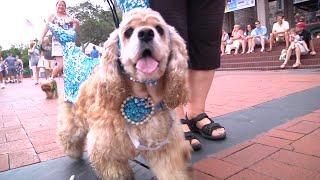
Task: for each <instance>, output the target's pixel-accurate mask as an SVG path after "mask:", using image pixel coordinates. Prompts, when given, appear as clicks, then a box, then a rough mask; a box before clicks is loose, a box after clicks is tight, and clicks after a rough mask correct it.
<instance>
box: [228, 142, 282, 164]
mask: <svg viewBox="0 0 320 180" xmlns="http://www.w3.org/2000/svg"><path fill="white" fill-rule="evenodd" d="M278 150H279V149H278V148H274V147H270V146H265V145H261V144H253V145H251V146H249V147H247V148H245V149H243V150H241V151H238V152H236V153H234V154H232V155H230V156H228V157H226V158H224V159H223V160H224V161H227V162H230V163H233V164H236V165H238V166H241V167H248V166H250V165H252V164H254V163H256V162H258V161H260V160H261V159H263V158H265V157H267V156H269V155H271V154H272V153H274V152H276V151H278Z"/></svg>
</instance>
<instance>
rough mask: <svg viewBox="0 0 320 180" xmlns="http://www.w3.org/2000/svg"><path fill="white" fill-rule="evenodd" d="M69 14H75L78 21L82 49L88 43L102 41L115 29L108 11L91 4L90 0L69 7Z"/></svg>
mask: <svg viewBox="0 0 320 180" xmlns="http://www.w3.org/2000/svg"><path fill="white" fill-rule="evenodd" d="M68 9H69V12H70V14H73V15H75V17H76V18H77V19H79V21H80V32H79V36H78V41H80V43H81V46H82V48H83V50H84V49H85V48H86V47H87V46H88V44H89V43H93V44H97V45H99V44H100V43H103V42H105V41H106V40H107V38H108V37H109V34H110V33H111V32H112V31H113V30H114V29H115V27H114V22H113V19H112V13H111V12H110V11H106V10H103V8H102V7H101V6H99V5H93V4H92V3H91V2H90V1H86V2H83V3H80V4H78V5H76V6H74V7H69V8H68Z"/></svg>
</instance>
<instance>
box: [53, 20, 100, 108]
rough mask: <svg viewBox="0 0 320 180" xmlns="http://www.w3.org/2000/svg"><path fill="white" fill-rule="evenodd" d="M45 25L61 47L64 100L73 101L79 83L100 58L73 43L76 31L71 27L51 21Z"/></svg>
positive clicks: (86, 77) (85, 78)
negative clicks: (90, 55)
mask: <svg viewBox="0 0 320 180" xmlns="http://www.w3.org/2000/svg"><path fill="white" fill-rule="evenodd" d="M47 26H48V28H49V30H50V31H51V32H52V35H53V36H54V37H55V38H57V39H58V40H59V42H60V43H61V45H62V47H63V57H64V62H63V73H64V100H65V101H67V102H71V103H75V102H76V101H77V98H78V92H79V88H80V86H81V84H82V83H83V82H84V81H85V80H87V79H88V77H89V75H90V74H91V71H92V70H93V68H94V67H95V66H96V65H97V64H99V63H100V59H97V58H91V57H88V56H87V55H85V54H84V53H83V52H82V51H81V50H80V48H79V47H77V46H76V45H75V40H76V32H75V31H74V30H73V29H69V30H65V29H63V28H61V27H59V26H57V25H55V24H52V23H47Z"/></svg>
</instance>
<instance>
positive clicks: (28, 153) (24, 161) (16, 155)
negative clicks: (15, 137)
mask: <svg viewBox="0 0 320 180" xmlns="http://www.w3.org/2000/svg"><path fill="white" fill-rule="evenodd" d="M9 159H10V169H14V168H18V167H22V166H25V165H29V164H34V163H38V162H40V160H39V157H38V156H37V154H36V152H35V151H34V149H33V148H30V149H24V150H22V151H18V152H13V153H9Z"/></svg>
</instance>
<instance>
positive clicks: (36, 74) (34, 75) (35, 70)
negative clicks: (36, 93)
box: [32, 66, 39, 84]
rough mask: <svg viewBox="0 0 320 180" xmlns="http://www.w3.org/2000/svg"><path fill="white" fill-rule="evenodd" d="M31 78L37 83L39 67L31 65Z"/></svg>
mask: <svg viewBox="0 0 320 180" xmlns="http://www.w3.org/2000/svg"><path fill="white" fill-rule="evenodd" d="M32 72H33V78H34V80H35V81H36V82H35V84H38V83H39V68H38V67H37V66H32Z"/></svg>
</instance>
